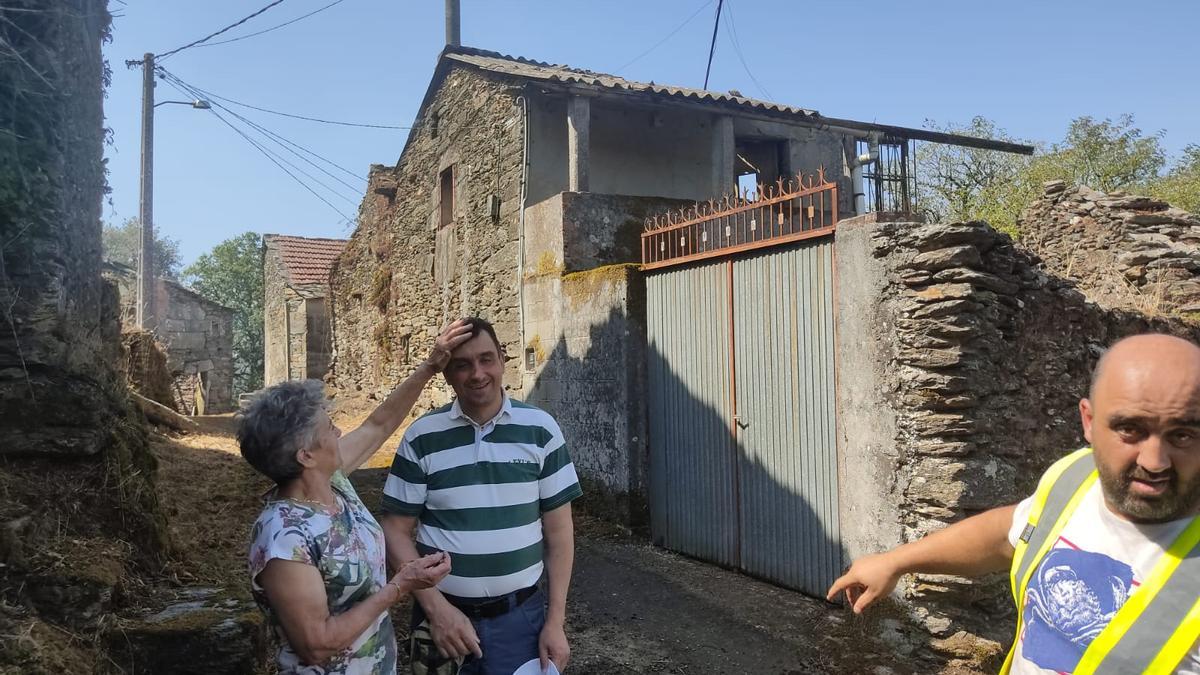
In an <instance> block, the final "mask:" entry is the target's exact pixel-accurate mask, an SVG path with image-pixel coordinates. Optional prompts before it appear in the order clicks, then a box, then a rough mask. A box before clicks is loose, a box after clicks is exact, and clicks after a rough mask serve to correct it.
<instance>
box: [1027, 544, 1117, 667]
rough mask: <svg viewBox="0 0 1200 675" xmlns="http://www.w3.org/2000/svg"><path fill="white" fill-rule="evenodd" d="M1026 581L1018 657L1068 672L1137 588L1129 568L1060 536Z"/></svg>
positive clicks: (1041, 665) (1040, 665)
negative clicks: (1055, 546) (1019, 654)
mask: <svg viewBox="0 0 1200 675" xmlns="http://www.w3.org/2000/svg"><path fill="white" fill-rule="evenodd" d="M1058 545H1059V546H1062V545H1065V546H1067V547H1069V548H1053V549H1051V550H1050V551H1049V552H1048V553H1047V554H1046V557H1045V558H1043V559H1042V562H1041V564H1040V565H1039V566H1038V568H1037V570H1036V571H1035V572H1034V574H1033V577H1032V578H1030V580H1029V589H1028V591H1027V592H1026V595H1025V616H1024V617H1023V618H1024V620H1025V635H1024V641H1023V643H1022V646H1021V654H1022V656H1024V657H1025V658H1026V659H1028V660H1030V661H1032V662H1033V663H1035V664H1037V665H1038V666H1039V667H1041V668H1046V669H1048V670H1056V671H1059V672H1067V673H1069V672H1072V671H1074V670H1075V666H1076V665H1078V663H1079V659H1080V658H1081V657H1082V656H1083V653H1084V651H1086V650H1087V648H1088V645H1090V644H1091V643H1092V640H1094V639H1096V636H1097V635H1099V634H1100V632H1101V631H1103V630H1104V629H1105V628H1106V627H1107V626H1108V623H1109V622H1110V621H1112V618H1113V615H1115V614H1116V613H1117V610H1119V609H1121V606H1122V605H1124V604H1125V601H1126V600H1127V599H1128V598H1129V594H1130V593H1132V592H1133V590H1134V589H1135V588H1136V586H1137V582H1136V581H1134V578H1133V568H1132V567H1130V566H1129V565H1127V564H1125V563H1123V562H1120V561H1119V560H1114V559H1112V558H1110V557H1108V556H1106V555H1104V554H1101V553H1092V552H1090V551H1081V550H1079V549H1077V548H1075V547H1074V545H1073V544H1071V542H1069V541H1067V540H1065V539H1062V538H1059V541H1058Z"/></svg>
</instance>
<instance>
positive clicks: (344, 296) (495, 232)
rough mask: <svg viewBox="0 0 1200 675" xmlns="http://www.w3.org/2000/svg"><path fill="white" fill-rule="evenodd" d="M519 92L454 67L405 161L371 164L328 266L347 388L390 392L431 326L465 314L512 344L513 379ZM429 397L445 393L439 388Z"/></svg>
mask: <svg viewBox="0 0 1200 675" xmlns="http://www.w3.org/2000/svg"><path fill="white" fill-rule="evenodd" d="M520 93H521V91H520V89H519V88H517V87H515V86H514V85H512V84H511V83H510V82H509V81H507V80H504V79H502V78H498V77H494V76H489V75H485V74H481V73H479V72H476V71H473V70H468V69H465V68H461V67H458V66H453V67H451V70H450V71H449V73H448V74H447V75H446V79H445V82H444V83H443V84H442V85H441V86H440V87H438V89H437V92H436V94H435V95H434V97H433V100H432V101H431V102H430V105H429V106H428V108H427V109H428V110H429V111H430V116H427V117H426V119H422V120H419V121H418V123H417V124H416V128H415V129H413V131H412V137H411V140H410V141H409V144H408V147H407V149H406V150H405V152H404V156H403V158H402V162H401V163H400V164H399V165H397V166H396V167H394V168H391V167H382V166H374V167H372V169H371V174H370V178H369V184H368V190H367V195H366V198H365V199H364V200H363V204H362V207H361V209H360V213H359V227H358V229H357V230H356V231H355V232H354V235H353V236H352V237H351V239H350V241H349V242H348V243H347V245H346V249H345V251H344V252H343V253H342V255H341V257H340V258H339V260H338V262H337V263H336V264H335V267H334V270H333V273H332V298H333V302H332V307H331V313H332V316H333V325H334V352H335V361H334V366H333V370H334V377H335V382H336V385H337V388H338V389H339V391H341V392H342V393H343V394H347V395H351V396H353V395H365V396H381V395H384V394H386V392H388V391H390V390H391V388H392V387H394V386H395V385H396V383H397V382H399V381H400V379H402V378H403V377H404V376H405V375H407V373H408V372H409V371H410V370H411V368H412V367H413V366H414V365H415V364H416V363H418V362H419V361H420V359H421V358H422V357H423V355H424V353H425V351H426V350H427V349H428V348H429V346H430V345H432V343H433V338H434V337H436V335H437V331H438V330H439V328H440V327H441V326H442V325H443V324H444V323H446V322H447V321H448V320H451V319H453V318H455V317H458V316H461V315H464V314H477V315H479V316H482V317H484V318H486V319H488V320H490V321H492V323H493V324H495V326H496V331H497V334H498V336H499V338H500V340H501V343H502V344H503V345H505V347H506V348H507V351H509V352H510V354H509V356H510V361H509V364H508V369H507V371H506V375H505V384H506V386H507V387H509V388H514V389H515V388H519V387H520V383H521V378H520V370H519V359H517V358H516V357H517V356H518V355H519V352H520V351H521V350H520V345H519V340H520V336H519V327H518V302H517V296H518V289H517V282H518V277H517V266H518V260H517V257H518V256H517V253H518V215H519V208H520V198H521V193H520V189H521V186H520V182H521V162H522V157H523V154H522V126H523V124H524V118H523V115H522V111H521V108H520V106H517V105H515V99H516V97H517V96H518V95H520ZM435 112H436V113H437V120H436V124H434V121H433V119H432V115H433V113H435ZM435 127H436V135H435V133H434V129H435ZM451 166H453V167H454V174H455V181H454V195H455V199H454V214H453V216H454V217H453V222H452V223H451V224H449V225H447V226H445V227H439V226H438V211H439V209H438V207H439V205H440V201H439V199H440V198H439V192H440V191H439V173H441V172H442V171H443V170H445V169H446V168H448V167H451ZM493 195H494V196H495V197H498V198H499V200H500V205H499V217H498V218H496V219H493V216H492V209H491V199H492V197H493ZM433 396H434V397H435V399H436V400H437V401H438V402H440V401H445V400H448V393H447V392H446V390H444V389H443V390H439V391H438V392H436V393H435V394H433ZM432 402H433V401H431V400H426V401H424V403H423V405H429V404H430V403H432ZM419 407H420V406H419Z"/></svg>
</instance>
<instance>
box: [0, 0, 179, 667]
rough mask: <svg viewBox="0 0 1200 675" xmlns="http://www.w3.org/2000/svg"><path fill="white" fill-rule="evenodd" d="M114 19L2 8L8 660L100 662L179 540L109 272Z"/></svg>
mask: <svg viewBox="0 0 1200 675" xmlns="http://www.w3.org/2000/svg"><path fill="white" fill-rule="evenodd" d="M110 21H111V17H110V15H109V13H108V10H107V3H106V2H105V1H104V0H58V1H57V2H45V1H43V0H13V1H11V2H5V7H4V10H3V21H0V61H3V65H2V66H0V129H4V133H0V241H2V242H3V244H2V245H0V322H2V323H3V330H0V436H2V437H3V438H4V443H3V444H2V445H0V456H3V458H4V461H3V462H0V493H3V495H4V498H3V499H2V500H0V533H2V534H0V562H3V565H0V625H3V626H4V630H3V632H4V633H5V635H6V637H5V639H4V640H3V647H2V648H0V672H12V673H18V672H19V673H36V672H68V671H70V670H78V668H64V667H63V665H62V660H65V659H61V657H63V654H62V653H61V652H67V651H70V652H72V653H79V654H81V655H84V657H85V658H87V659H89V660H90V663H89V664H88V665H95V666H96V667H97V668H100V667H102V666H101V665H100V664H103V663H105V660H104V659H103V658H102V655H101V654H100V653H98V652H97V650H96V649H95V643H96V642H97V638H96V636H97V635H98V633H99V632H100V629H101V628H103V626H101V625H99V618H100V616H101V615H102V614H103V613H106V612H111V611H112V610H113V608H114V607H116V606H117V605H119V604H120V603H121V602H123V601H127V600H128V599H129V598H130V595H131V594H129V593H126V592H123V590H124V589H130V588H142V586H136V585H132V584H123V583H122V579H123V578H125V576H126V575H127V573H128V572H130V571H132V570H136V569H139V568H140V569H142V570H151V569H153V570H154V571H155V572H157V571H159V570H161V569H162V564H163V563H164V562H165V557H166V556H165V553H166V550H167V548H168V533H167V528H166V522H165V517H164V514H163V511H162V509H161V508H160V505H159V503H158V499H157V493H156V492H155V490H154V485H153V480H154V476H155V472H156V466H157V465H156V460H155V458H154V456H153V455H152V454H151V452H150V448H149V446H148V443H147V435H146V429H145V422H144V418H143V417H142V416H141V414H140V413H139V412H137V411H136V409H135V408H133V407H132V405H131V403H130V401H129V391H128V388H127V387H126V384H125V382H124V375H123V373H122V362H123V358H122V353H121V341H120V321H119V305H118V295H117V291H116V289H115V287H114V286H113V285H112V284H111V283H108V282H106V281H105V280H104V279H103V278H102V277H101V274H100V269H101V253H100V234H101V223H100V216H101V199H102V197H103V195H104V192H105V176H104V173H105V169H104V161H103V148H104V138H105V129H104V115H103V98H104V86H105V84H106V82H107V73H108V71H107V67H106V65H105V63H104V60H103V57H102V55H101V43H102V42H103V41H104V40H105V39H106V37H107V36H108V31H109V25H110ZM133 595H136V593H134V594H133ZM57 635H65V636H69V637H70V640H69V641H64V640H63V639H62V638H58V639H49V638H48V636H57ZM78 635H85V636H88V637H86V638H80V639H78V640H76V639H74V636H78ZM8 636H12V638H19V639H10V638H9V637H8ZM60 645H62V647H61V648H60ZM60 659H61V660H60ZM92 659H94V660H92Z"/></svg>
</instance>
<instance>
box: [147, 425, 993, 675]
mask: <svg viewBox="0 0 1200 675" xmlns="http://www.w3.org/2000/svg"><path fill="white" fill-rule="evenodd" d="M198 419H199V421H200V424H201V432H200V433H199V434H193V435H190V436H184V437H182V438H178V439H173V440H172V441H171V442H169V443H160V444H158V446H157V447H156V451H157V453H158V455H159V458H160V464H161V466H160V484H161V485H162V488H161V494H162V496H163V500H164V502H165V503H166V505H167V507H168V510H169V512H170V517H171V519H172V526H171V529H172V533H173V535H174V537H175V541H176V544H177V546H178V548H179V557H180V563H179V567H178V574H179V575H180V577H181V578H182V579H183V580H185V581H189V582H203V583H206V584H213V585H219V586H222V587H225V588H227V589H230V590H233V591H235V592H239V594H242V593H245V591H244V589H245V587H246V581H245V578H244V577H245V562H244V560H245V558H244V556H245V546H246V538H247V536H248V534H249V527H250V524H251V523H252V522H253V520H254V517H255V516H256V515H257V513H258V508H259V502H258V495H260V494H261V493H262V491H263V490H265V489H266V488H267V487H268V485H267V482H266V481H265V480H264V479H262V478H261V477H259V476H257V475H256V474H255V473H254V472H253V470H251V469H250V468H249V467H248V466H247V465H246V464H245V462H244V461H243V460H242V459H241V457H240V456H238V452H237V446H236V443H235V442H234V439H233V436H232V433H233V420H232V418H231V417H228V416H221V417H206V418H198ZM390 453H391V451H390V450H389V449H388V448H386V447H385V448H384V449H383V450H381V453H380V454H379V455H377V456H376V457H375V458H374V459H373V461H372V462H370V463H369V464H368V467H373V468H365V469H361V470H359V471H357V472H355V473H354V474H353V476H352V482H353V483H354V484H355V486H356V488H357V489H358V491H359V494H360V495H361V496H362V498H363V500H364V502H366V504H367V505H368V506H369V507H371V508H372V510H375V511H378V504H379V498H380V493H381V490H382V486H383V482H384V479H385V477H386V472H387V469H386V468H384V467H386V466H387V460H388V459H389V458H390ZM196 523H204V524H205V526H204V527H203V528H197V527H196V526H195V524H196ZM576 528H577V536H576V543H577V550H576V564H575V574H574V579H573V583H572V587H571V601H570V609H569V617H568V624H569V625H568V635H569V637H570V638H571V642H572V650H573V652H574V655H573V658H572V662H571V668H570V671H569V672H570V673H574V674H576V675H585V674H586V675H608V674H621V673H679V674H686V675H693V674H695V675H708V674H714V675H715V674H718V673H730V674H733V673H738V674H741V673H787V674H798V673H805V674H808V673H877V674H878V675H887V674H889V673H912V672H920V671H921V667H920V666H919V665H917V664H915V663H910V662H907V661H906V660H905V659H903V658H900V657H898V656H896V655H895V654H894V653H893V651H894V650H893V649H892V648H891V647H889V646H888V645H887V644H885V643H884V642H883V641H882V640H881V639H880V638H879V637H878V636H879V635H880V633H881V632H880V630H879V629H878V626H877V624H876V623H874V622H872V623H870V624H868V623H863V622H862V621H860V620H858V619H855V618H853V617H852V615H849V614H847V613H846V612H845V611H844V610H842V609H840V608H834V607H832V606H829V605H827V604H826V603H824V602H822V601H819V600H816V599H813V598H809V597H806V596H804V595H801V594H799V593H794V592H791V591H786V590H783V589H780V588H777V587H775V586H771V585H769V584H766V583H763V582H759V581H756V580H754V579H751V578H748V577H746V576H743V575H741V574H737V573H735V572H730V571H727V570H723V569H720V568H717V567H714V566H712V565H708V564H704V563H701V562H697V561H694V560H691V559H688V558H685V557H683V556H679V555H675V554H673V553H670V552H667V551H664V550H662V549H658V548H655V547H653V546H651V545H649V544H648V543H646V542H645V541H644V540H641V539H638V538H635V537H631V536H629V535H628V534H625V533H623V532H622V531H621V530H620V528H616V527H613V526H611V525H608V524H606V523H604V522H603V521H597V520H594V519H590V518H588V517H586V516H583V515H577V518H576ZM406 616H407V608H405V607H398V608H396V617H397V619H398V620H397V621H396V624H397V630H398V633H399V634H400V635H399V637H401V639H403V638H404V637H406V636H405V634H404V633H405V628H406V625H407V621H406V620H405V619H402V618H401V617H406ZM401 672H404V669H402V670H401ZM960 672H972V671H960Z"/></svg>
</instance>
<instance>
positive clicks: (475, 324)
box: [463, 316, 504, 356]
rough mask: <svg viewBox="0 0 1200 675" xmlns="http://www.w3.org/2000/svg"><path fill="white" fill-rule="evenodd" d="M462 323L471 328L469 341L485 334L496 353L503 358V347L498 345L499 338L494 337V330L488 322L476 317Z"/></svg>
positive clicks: (468, 318) (470, 317)
mask: <svg viewBox="0 0 1200 675" xmlns="http://www.w3.org/2000/svg"><path fill="white" fill-rule="evenodd" d="M463 321H466V322H467V325H469V326H470V327H471V339H475V338H476V337H478V336H479V334H480V333H487V334H488V335H489V336H490V337H491V338H492V343H493V344H495V345H496V353H497V354H499V355H500V356H504V346H503V345H501V344H500V338H498V337H496V328H495V326H493V325H492V323H491V322H490V321H488V320H487V319H481V318H479V317H477V316H468V317H466V318H464V319H463Z"/></svg>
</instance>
